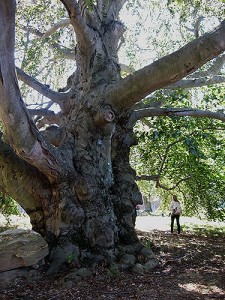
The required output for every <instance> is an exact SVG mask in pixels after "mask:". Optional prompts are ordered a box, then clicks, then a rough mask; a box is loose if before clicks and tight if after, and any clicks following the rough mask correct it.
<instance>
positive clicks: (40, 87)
mask: <svg viewBox="0 0 225 300" xmlns="http://www.w3.org/2000/svg"><path fill="white" fill-rule="evenodd" d="M16 71H17V77H18V79H20V80H21V81H23V82H24V83H26V84H27V85H29V86H30V87H32V88H33V89H34V90H36V91H37V92H38V93H40V94H41V95H43V96H45V97H46V98H48V99H51V100H52V101H53V102H55V103H57V104H59V105H62V100H65V99H66V97H67V94H65V93H59V92H55V91H53V90H51V89H50V88H49V87H48V86H47V85H45V84H42V83H40V82H39V81H38V80H36V79H35V78H33V77H31V76H30V75H28V74H27V73H25V72H24V71H23V70H21V69H20V68H18V67H17V68H16Z"/></svg>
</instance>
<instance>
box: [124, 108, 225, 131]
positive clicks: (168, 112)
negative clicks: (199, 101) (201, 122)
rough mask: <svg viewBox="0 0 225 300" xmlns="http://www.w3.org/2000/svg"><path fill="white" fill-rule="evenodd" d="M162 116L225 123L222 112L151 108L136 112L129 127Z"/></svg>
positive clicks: (224, 116)
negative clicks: (205, 119) (149, 118)
mask: <svg viewBox="0 0 225 300" xmlns="http://www.w3.org/2000/svg"><path fill="white" fill-rule="evenodd" d="M161 116H167V117H171V116H177V117H184V116H190V117H195V118H202V117H204V118H211V119H217V120H220V121H222V122H225V114H223V113H221V112H212V111H208V110H200V109H193V108H157V107H150V108H145V109H139V110H137V111H134V112H133V114H132V115H131V117H130V120H129V125H128V126H129V127H131V128H132V127H133V126H134V124H135V123H136V122H137V121H138V120H140V119H143V118H146V117H161Z"/></svg>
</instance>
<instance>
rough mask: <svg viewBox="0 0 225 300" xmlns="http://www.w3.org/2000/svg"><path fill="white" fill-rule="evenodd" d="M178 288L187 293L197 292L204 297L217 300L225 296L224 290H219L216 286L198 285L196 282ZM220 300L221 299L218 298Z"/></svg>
mask: <svg viewBox="0 0 225 300" xmlns="http://www.w3.org/2000/svg"><path fill="white" fill-rule="evenodd" d="M178 286H179V287H180V288H183V289H185V290H186V291H188V292H198V293H199V294H202V295H206V296H213V298H215V297H216V298H218V297H222V296H225V290H223V289H221V288H219V287H218V286H216V285H214V284H213V283H212V285H211V284H207V285H204V284H200V283H196V282H188V283H184V284H178ZM220 299H222V298H220Z"/></svg>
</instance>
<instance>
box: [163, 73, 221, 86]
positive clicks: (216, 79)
mask: <svg viewBox="0 0 225 300" xmlns="http://www.w3.org/2000/svg"><path fill="white" fill-rule="evenodd" d="M224 82H225V76H220V75H217V76H216V75H215V76H212V77H211V76H208V77H199V78H190V79H182V80H180V81H177V82H175V83H173V84H170V85H167V86H166V87H164V89H185V88H194V87H201V86H206V85H211V84H220V83H224Z"/></svg>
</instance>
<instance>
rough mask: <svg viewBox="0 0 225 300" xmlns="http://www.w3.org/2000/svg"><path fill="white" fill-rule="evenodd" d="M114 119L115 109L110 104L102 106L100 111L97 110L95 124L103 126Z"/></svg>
mask: <svg viewBox="0 0 225 300" xmlns="http://www.w3.org/2000/svg"><path fill="white" fill-rule="evenodd" d="M114 119H115V113H114V112H113V110H112V109H111V107H110V106H109V105H107V106H105V107H102V108H100V109H99V111H97V113H96V114H95V116H94V121H95V124H96V125H97V126H98V127H101V128H103V127H105V126H106V125H107V124H109V123H111V122H113V120H114Z"/></svg>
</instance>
